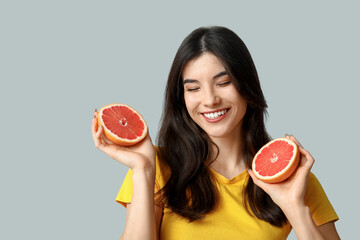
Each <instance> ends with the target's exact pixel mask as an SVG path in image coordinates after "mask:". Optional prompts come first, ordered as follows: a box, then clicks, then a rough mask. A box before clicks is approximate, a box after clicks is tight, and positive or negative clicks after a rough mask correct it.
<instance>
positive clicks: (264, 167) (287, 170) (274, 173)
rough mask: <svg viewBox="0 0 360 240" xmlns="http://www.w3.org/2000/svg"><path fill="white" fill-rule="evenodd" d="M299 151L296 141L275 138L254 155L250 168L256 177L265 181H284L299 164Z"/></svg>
mask: <svg viewBox="0 0 360 240" xmlns="http://www.w3.org/2000/svg"><path fill="white" fill-rule="evenodd" d="M299 159H300V153H299V150H298V147H297V145H296V143H294V142H293V141H291V140H290V139H287V138H277V139H274V140H272V141H270V142H268V143H267V144H265V145H264V146H263V147H262V148H261V149H260V150H259V151H258V152H257V153H256V155H255V157H254V159H253V162H252V170H253V172H254V174H255V176H256V177H257V178H259V179H260V180H262V181H264V182H267V183H278V182H281V181H284V180H285V179H287V178H288V177H290V176H291V174H292V173H293V172H294V171H295V170H296V168H297V166H298V165H299Z"/></svg>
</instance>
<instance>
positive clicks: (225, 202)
mask: <svg viewBox="0 0 360 240" xmlns="http://www.w3.org/2000/svg"><path fill="white" fill-rule="evenodd" d="M157 156H158V154H157ZM212 171H213V173H214V175H215V177H216V179H217V181H218V183H219V192H220V194H219V200H218V201H219V202H218V205H217V206H216V208H215V209H214V211H212V212H211V213H210V214H207V215H206V216H205V217H204V218H203V219H202V220H197V221H194V222H192V223H189V222H188V220H187V219H186V218H183V217H182V216H180V215H178V214H176V213H173V212H171V209H168V208H164V214H163V219H162V223H161V228H160V239H165V240H177V239H179V240H180V239H181V240H187V239H191V240H192V239H197V240H201V239H206V240H212V239H214V240H215V239H216V240H218V239H254V240H255V239H267V240H272V239H274V240H279V239H286V238H287V236H288V235H289V233H290V231H291V226H290V224H286V225H284V226H283V227H281V228H279V227H275V226H272V225H271V224H269V223H268V222H265V221H262V220H259V219H257V218H256V217H253V216H250V215H249V214H248V213H247V212H246V210H245V208H244V204H243V202H244V199H243V194H242V192H243V188H244V184H245V183H246V180H247V178H249V174H248V173H247V171H244V172H242V173H240V174H239V175H238V176H236V177H234V178H232V179H227V178H225V177H224V176H222V175H221V174H219V173H217V172H216V171H214V170H212ZM168 174H169V170H168V169H167V168H166V167H164V166H160V162H159V159H158V157H157V158H156V180H155V191H157V190H159V189H161V188H162V187H163V186H164V185H165V180H164V179H167V176H168ZM132 193H133V185H132V170H131V169H130V170H129V171H128V173H127V175H126V177H125V180H124V182H123V185H122V186H121V189H120V191H119V193H118V195H117V197H116V201H117V202H118V203H120V204H122V205H123V206H125V207H126V203H130V202H131V198H132ZM305 202H306V204H307V205H308V206H309V208H310V212H311V215H312V217H313V219H314V222H315V223H316V225H318V226H319V225H322V224H324V223H327V222H330V221H336V220H338V216H337V214H336V212H335V211H334V209H333V207H332V206H331V204H330V202H329V200H328V198H327V196H326V194H325V192H324V190H323V188H322V187H321V185H320V183H319V181H318V180H317V178H316V177H315V175H314V174H312V173H310V177H309V181H308V187H307V192H306V196H305Z"/></svg>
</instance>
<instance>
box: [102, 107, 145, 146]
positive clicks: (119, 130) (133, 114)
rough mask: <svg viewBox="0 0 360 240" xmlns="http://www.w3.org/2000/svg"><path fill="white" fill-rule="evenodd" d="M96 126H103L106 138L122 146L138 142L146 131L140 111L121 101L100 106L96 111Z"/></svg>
mask: <svg viewBox="0 0 360 240" xmlns="http://www.w3.org/2000/svg"><path fill="white" fill-rule="evenodd" d="M98 126H99V127H100V126H103V127H104V134H105V136H106V138H107V139H109V140H110V141H112V142H113V143H115V144H118V145H122V146H131V145H134V144H136V143H138V142H140V141H141V140H143V139H144V138H145V136H146V134H147V132H148V128H147V125H146V123H145V120H144V118H143V117H142V116H141V115H140V113H138V112H137V111H136V110H135V109H133V108H132V107H130V106H128V105H125V104H121V103H113V104H109V105H106V106H104V107H102V108H101V109H100V111H99V113H98Z"/></svg>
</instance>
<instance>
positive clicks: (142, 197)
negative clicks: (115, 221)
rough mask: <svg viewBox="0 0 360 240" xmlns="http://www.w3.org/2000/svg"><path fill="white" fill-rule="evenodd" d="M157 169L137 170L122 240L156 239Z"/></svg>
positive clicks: (134, 174)
mask: <svg viewBox="0 0 360 240" xmlns="http://www.w3.org/2000/svg"><path fill="white" fill-rule="evenodd" d="M154 179H155V171H154V169H152V168H144V169H139V170H135V171H134V173H133V177H132V180H133V186H134V189H133V196H132V200H131V204H127V206H126V208H127V210H126V224H125V230H124V233H123V234H122V236H121V237H120V239H121V240H125V239H144V240H146V239H149V240H150V239H154V240H155V239H156V236H157V235H158V234H157V233H156V223H155V222H156V218H155V207H154V206H155V204H154V182H155V180H154Z"/></svg>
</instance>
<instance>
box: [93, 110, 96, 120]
mask: <svg viewBox="0 0 360 240" xmlns="http://www.w3.org/2000/svg"><path fill="white" fill-rule="evenodd" d="M96 112H97V110H96V108H95V110H94V115H93V117H94V118H95V117H96Z"/></svg>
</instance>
